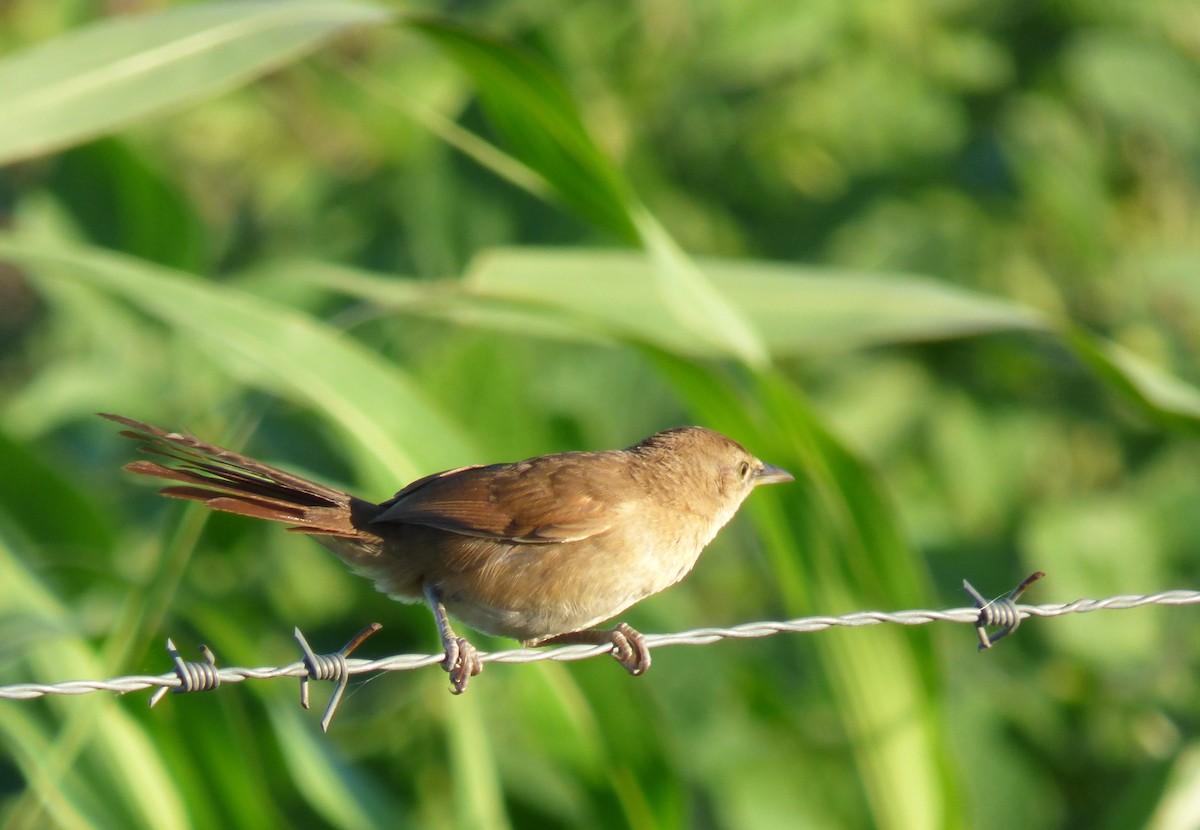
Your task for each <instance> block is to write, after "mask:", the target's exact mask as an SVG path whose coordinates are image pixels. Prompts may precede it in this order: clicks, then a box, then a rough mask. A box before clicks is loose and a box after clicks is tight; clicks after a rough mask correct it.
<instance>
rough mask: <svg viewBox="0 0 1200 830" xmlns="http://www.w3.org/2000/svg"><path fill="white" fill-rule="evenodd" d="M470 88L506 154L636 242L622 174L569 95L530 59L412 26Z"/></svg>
mask: <svg viewBox="0 0 1200 830" xmlns="http://www.w3.org/2000/svg"><path fill="white" fill-rule="evenodd" d="M410 25H412V27H413V28H414V29H416V31H418V32H420V33H422V34H424V35H426V36H427V37H429V38H430V39H431V40H432V41H433V42H434V43H436V44H437V45H438V46H440V47H441V48H442V49H443V50H444V51H445V53H446V54H447V55H448V56H449V57H450V58H451V59H452V60H454V61H455V62H456V63H457V64H458V65H459V66H460V67H461V68H462V69H463V70H464V71H465V72H466V73H467V74H468V75H470V77H471V79H472V80H473V81H474V83H475V87H476V89H477V90H478V92H479V98H480V101H481V102H482V104H483V106H484V108H485V109H486V111H487V114H488V117H489V118H490V119H491V121H492V123H493V124H494V125H495V127H496V130H497V131H498V132H499V133H500V135H501V136H502V137H503V138H504V140H505V143H507V144H508V146H509V149H510V151H511V152H512V153H513V154H514V155H515V156H516V157H517V158H518V159H520V160H521V161H522V162H524V163H525V164H526V165H528V166H529V167H530V168H532V169H533V170H535V171H537V173H538V174H540V175H541V176H542V177H543V178H545V180H546V181H547V182H548V183H549V184H550V185H551V186H552V187H553V188H554V189H555V191H556V192H557V193H558V195H559V197H560V198H562V200H563V201H564V202H565V203H566V204H567V205H569V206H570V207H571V208H572V209H573V210H575V211H577V212H578V213H579V214H580V215H582V216H583V217H585V218H587V219H588V220H590V221H592V222H595V223H596V224H598V225H600V226H601V227H603V228H606V229H607V230H608V231H610V232H611V233H614V234H616V235H617V236H618V237H619V238H621V239H624V240H626V241H629V242H633V241H636V240H637V239H638V238H639V234H638V231H637V229H636V227H635V226H634V222H633V219H632V210H633V207H634V205H635V201H634V199H633V194H632V191H631V190H630V188H629V186H628V184H627V183H626V182H625V179H624V176H623V175H622V174H621V173H620V171H618V170H617V168H616V167H615V166H614V165H613V164H612V162H610V161H609V160H608V158H607V157H606V156H605V155H604V154H603V153H602V152H601V151H600V149H599V148H598V147H597V146H596V144H595V142H594V141H592V138H591V136H590V135H589V134H588V132H587V129H586V128H585V127H584V125H583V121H582V120H581V119H580V117H579V113H578V110H577V107H576V105H575V101H574V99H573V98H572V97H571V93H570V92H569V91H568V90H567V88H566V86H564V85H563V83H562V81H561V80H560V79H559V76H558V75H557V74H556V73H555V72H554V71H553V70H552V69H551V68H550V67H549V66H547V65H546V63H545V62H544V61H542V60H540V59H539V58H537V57H536V56H534V55H532V54H530V53H529V52H526V51H524V50H520V49H518V48H516V47H515V46H513V45H511V44H508V43H504V42H503V41H500V40H497V39H494V38H489V37H486V36H484V35H481V34H479V33H478V32H474V31H472V30H470V29H467V28H465V27H463V26H458V25H455V24H452V23H448V22H445V21H435V20H414V21H411V23H410Z"/></svg>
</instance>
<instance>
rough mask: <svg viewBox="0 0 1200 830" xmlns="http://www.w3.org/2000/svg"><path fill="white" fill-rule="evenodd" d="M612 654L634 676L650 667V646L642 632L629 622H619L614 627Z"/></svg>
mask: <svg viewBox="0 0 1200 830" xmlns="http://www.w3.org/2000/svg"><path fill="white" fill-rule="evenodd" d="M610 638H611V639H612V644H613V649H612V655H613V657H615V658H616V660H617V662H618V663H620V664H621V665H622V666H624V667H625V671H627V672H629V673H630V674H631V675H633V676H634V677H637V676H638V675H640V674H645V673H646V670H647V669H649V668H650V647H649V646H647V645H646V638H645V637H644V636H643V635H642V633H641V632H639V631H636V630H634V629H633V628H632V627H631V626H630V625H628V624H627V623H617V625H616V626H615V627H614V628H613V629H612V632H611V635H610Z"/></svg>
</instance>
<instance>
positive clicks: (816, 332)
mask: <svg viewBox="0 0 1200 830" xmlns="http://www.w3.org/2000/svg"><path fill="white" fill-rule="evenodd" d="M696 267H697V268H698V269H699V271H700V272H701V273H702V274H703V275H704V276H705V277H707V279H709V280H711V283H712V285H713V287H714V288H715V290H716V291H717V292H719V294H720V295H721V297H722V300H723V301H724V302H728V303H731V304H733V305H734V306H735V307H736V308H737V309H738V311H739V312H740V314H741V315H743V316H744V317H745V318H746V319H748V320H749V321H750V322H751V324H752V325H753V326H754V328H755V329H756V330H757V331H758V332H759V333H760V334H761V336H762V337H763V338H764V339H765V341H766V344H767V347H768V348H769V350H770V352H771V354H772V355H774V356H776V357H781V356H785V355H794V354H807V353H814V352H829V351H836V350H843V349H853V348H862V347H864V346H873V345H879V344H884V343H901V342H912V341H922V340H940V339H946V338H953V337H962V336H965V335H975V334H983V333H987V332H993V331H1008V330H1013V329H1028V330H1037V329H1044V328H1046V326H1047V324H1046V323H1045V322H1043V321H1042V320H1041V318H1040V316H1039V315H1038V314H1036V313H1035V312H1033V311H1029V310H1027V309H1024V308H1021V307H1020V306H1017V305H1015V304H1013V303H1009V302H1006V301H1004V300H1000V299H996V298H992V297H987V296H985V295H982V294H974V293H971V292H969V291H965V290H963V289H960V288H956V287H954V286H949V285H945V284H942V283H938V282H935V281H933V280H929V279H922V278H919V277H914V276H908V275H894V276H890V277H885V276H877V275H864V274H857V273H853V272H846V271H839V270H834V269H822V268H813V267H806V266H801V265H784V264H780V263H769V262H756V261H739V260H716V259H698V260H696ZM653 271H654V264H653V262H652V261H651V259H650V258H649V257H647V256H645V255H643V254H637V253H632V252H620V251H603V250H579V249H563V250H556V249H513V248H502V249H496V250H493V251H489V252H488V253H486V254H484V255H482V256H480V257H479V258H477V259H476V260H475V262H474V263H473V264H472V267H471V269H470V270H469V272H468V274H467V278H466V287H467V289H468V290H469V291H470V293H471V294H472V295H474V296H479V297H491V298H495V299H505V300H509V301H516V302H522V303H538V304H542V305H545V306H547V307H552V308H555V309H558V310H560V311H567V312H569V313H571V314H573V315H578V316H580V317H583V318H585V319H590V320H593V321H596V322H599V323H601V324H603V326H604V327H606V328H608V329H609V330H610V331H612V332H613V333H614V334H618V335H620V336H624V337H629V338H633V339H636V340H639V341H643V342H647V343H652V344H654V345H656V346H658V347H660V348H663V349H666V350H668V351H672V352H675V353H679V354H687V355H693V356H698V357H699V356H704V357H714V356H731V350H730V348H728V347H727V348H722V347H721V346H720V345H718V343H717V342H715V341H714V340H711V339H708V338H704V337H701V336H699V335H698V334H697V333H696V331H695V330H694V329H692V328H689V327H688V326H685V325H684V324H683V323H682V322H680V321H679V319H678V318H677V317H676V316H675V315H672V314H670V313H668V310H667V309H666V308H664V306H665V305H666V304H667V303H668V300H667V298H666V297H664V296H663V295H662V294H661V293H660V292H658V291H656V290H655V285H654V281H653Z"/></svg>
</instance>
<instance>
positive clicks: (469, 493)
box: [373, 453, 620, 544]
mask: <svg viewBox="0 0 1200 830" xmlns="http://www.w3.org/2000/svg"><path fill="white" fill-rule="evenodd" d="M600 455H609V454H608V453H586V454H585V453H571V454H567V455H559V456H552V457H546V458H533V459H530V460H528V461H521V462H518V463H516V464H496V465H492V466H489V467H463V468H460V469H457V470H448V471H447V472H444V473H437V474H435V475H431V476H426V477H425V478H422V479H418V480H417V481H414V482H413V483H412V484H410V485H408V486H407V487H405V488H404V489H403V490H401V491H400V492H398V493H397V494H396V495H395V496H394V497H392V499H391V500H389V501H387V502H384V503H383V505H382V507H383V508H384V509H383V512H381V513H380V514H379V515H378V516H376V517H375V519H374V520H373V521H374V522H388V523H398V524H419V525H427V526H429V527H436V528H441V529H442V530H449V531H452V532H454V533H462V534H464V535H467V536H479V537H482V538H486V539H497V540H503V541H509V542H523V543H527V544H538V543H543V544H544V543H552V542H574V541H579V540H581V539H587V538H589V537H592V536H595V535H597V534H600V533H603V532H604V531H606V530H608V528H609V527H610V526H611V523H612V521H613V518H614V515H615V514H617V513H619V512H620V504H619V500H617V499H615V498H613V497H612V495H611V494H612V493H613V492H617V491H618V490H619V488H612V487H610V486H606V485H607V484H608V483H610V482H611V481H614V480H615V478H616V477H617V476H619V464H618V465H616V466H613V465H601V468H599V469H600V470H601V472H600V474H598V468H597V467H596V465H595V464H594V463H588V462H589V461H592V462H594V460H595V457H596V456H600ZM614 455H615V454H614ZM614 460H615V459H614Z"/></svg>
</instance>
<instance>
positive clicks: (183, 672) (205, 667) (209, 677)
mask: <svg viewBox="0 0 1200 830" xmlns="http://www.w3.org/2000/svg"><path fill="white" fill-rule="evenodd" d="M167 653H168V654H170V655H171V659H172V660H174V661H175V676H176V677H177V678H179V685H178V686H175V687H174V688H168V687H167V686H161V687H159V689H158V691H156V692H155V693H154V694H153V695H151V696H150V708H151V709H153V708H154V706H155V705H156V704H157V703H158V702H159V701H160V700H162V699H163V695H165V694H166V693H167V692H168V691H169V692H207V691H210V690H212V689H215V688H217V687H218V686H220V685H221V673H220V671H218V670H217V656H216V655H215V654H213V653H212V650H211V649H209V647H208V646H204V645H202V646H200V656H201V657H203V658H204V662H203V663H188V662H185V661H184V659H183V658H182V657H180V656H179V649H177V648H175V644H174V643H173V642H171V639H170V638H169V637H168V638H167Z"/></svg>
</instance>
